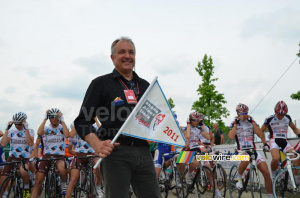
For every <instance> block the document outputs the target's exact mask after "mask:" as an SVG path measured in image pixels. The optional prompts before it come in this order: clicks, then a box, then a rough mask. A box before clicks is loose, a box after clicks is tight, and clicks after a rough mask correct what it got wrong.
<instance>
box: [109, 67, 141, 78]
mask: <svg viewBox="0 0 300 198" xmlns="http://www.w3.org/2000/svg"><path fill="white" fill-rule="evenodd" d="M132 73H133V79H139V78H140V77H139V76H138V75H137V74H136V73H135V72H134V71H132ZM112 74H113V76H114V77H115V78H120V77H123V76H122V75H121V74H120V73H119V72H118V71H117V70H116V69H114V70H113V71H112ZM123 78H124V77H123Z"/></svg>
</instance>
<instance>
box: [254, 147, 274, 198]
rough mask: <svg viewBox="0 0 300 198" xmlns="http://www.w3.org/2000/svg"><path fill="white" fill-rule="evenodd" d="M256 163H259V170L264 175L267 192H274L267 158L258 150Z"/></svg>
mask: <svg viewBox="0 0 300 198" xmlns="http://www.w3.org/2000/svg"><path fill="white" fill-rule="evenodd" d="M256 164H257V168H258V170H259V171H260V172H261V173H262V174H263V176H264V179H265V186H266V189H267V192H268V194H270V195H271V194H272V180H271V176H270V172H269V169H268V165H267V163H266V160H265V159H264V158H263V157H262V156H261V155H260V153H258V152H257V159H256Z"/></svg>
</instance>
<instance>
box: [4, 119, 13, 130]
mask: <svg viewBox="0 0 300 198" xmlns="http://www.w3.org/2000/svg"><path fill="white" fill-rule="evenodd" d="M13 124H14V122H13V121H9V122H8V123H7V125H6V129H5V130H9V129H10V127H11V126H12V125H13Z"/></svg>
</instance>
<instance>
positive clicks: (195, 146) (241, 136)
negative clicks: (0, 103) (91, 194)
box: [0, 101, 300, 198]
mask: <svg viewBox="0 0 300 198" xmlns="http://www.w3.org/2000/svg"><path fill="white" fill-rule="evenodd" d="M274 111H275V112H274V113H275V114H274V115H271V116H269V117H267V118H266V119H265V121H264V123H263V124H262V126H261V127H259V126H258V125H257V123H256V122H255V121H254V118H253V117H252V116H250V115H249V114H248V112H249V108H248V107H247V106H246V105H245V104H241V103H240V104H238V105H237V107H236V113H237V115H236V117H235V119H234V121H233V122H232V123H231V126H230V131H229V138H230V139H235V140H236V144H237V149H238V150H240V151H243V152H244V153H241V154H244V155H247V154H248V153H249V152H248V151H249V150H250V149H254V150H255V149H256V146H255V143H254V134H256V135H257V136H258V137H259V138H260V139H261V140H262V142H263V145H264V148H265V149H266V150H267V151H270V152H271V155H272V161H271V170H272V171H271V174H270V172H269V169H268V164H267V163H266V160H265V159H264V157H263V156H261V155H260V153H259V152H255V159H256V164H257V168H258V169H259V170H260V172H261V173H262V175H263V177H264V179H265V180H264V181H265V187H266V190H267V194H268V197H269V198H271V197H273V194H272V179H274V177H275V176H276V174H277V168H278V161H279V160H280V154H279V153H280V152H279V151H280V149H281V150H282V151H283V152H284V153H290V152H292V151H293V150H294V147H293V145H290V144H289V142H288V140H287V133H288V128H289V127H290V128H291V129H292V130H293V132H294V133H295V134H296V135H297V136H298V137H300V132H299V129H297V128H296V126H295V124H294V123H293V122H292V119H291V117H290V116H289V115H288V114H287V113H288V107H287V105H286V103H285V102H284V101H279V102H278V103H277V104H276V105H275V109H274ZM174 117H175V118H177V116H176V114H175V113H174ZM26 120H27V115H26V114H25V113H22V112H19V113H16V114H14V115H13V117H12V120H11V121H9V122H8V123H7V126H6V129H5V131H4V132H2V131H0V136H2V139H1V146H2V147H5V146H6V145H8V144H10V152H9V157H8V159H7V160H6V162H12V161H20V160H24V161H25V166H21V165H20V167H19V173H20V176H21V178H22V180H23V191H22V197H24V198H28V197H33V198H36V197H39V195H40V194H41V192H42V188H43V182H44V180H45V177H46V175H47V173H48V171H49V169H50V161H41V162H39V163H38V164H35V163H36V160H34V159H36V158H42V159H49V158H51V157H52V158H53V157H54V158H55V159H58V160H56V162H55V164H56V168H57V170H58V172H59V175H60V178H61V182H60V189H61V195H62V196H63V197H72V195H73V193H74V186H75V185H76V182H77V181H78V178H79V177H80V170H81V169H84V167H86V165H87V163H88V160H87V158H84V157H85V156H88V155H94V150H93V148H91V146H90V145H89V144H88V143H87V142H86V141H84V140H83V139H82V138H81V137H80V136H78V135H77V133H76V130H75V127H74V126H73V124H71V125H70V129H69V128H68V127H67V125H66V123H65V121H64V115H63V113H62V112H61V111H60V110H59V109H57V108H51V109H49V110H47V111H46V112H45V116H44V118H43V120H42V122H41V124H40V126H39V128H38V130H37V138H36V141H35V142H34V137H35V132H34V130H33V129H30V128H29V125H28V122H27V121H26ZM48 120H49V122H50V123H49V124H48V125H47V121H48ZM204 120H205V116H204V115H203V114H201V113H197V112H191V113H190V115H189V117H188V119H187V124H186V126H180V127H181V130H182V131H183V135H184V138H185V139H186V142H187V144H186V145H185V147H184V148H183V150H185V151H196V152H201V153H210V152H211V151H212V147H213V146H214V144H213V141H212V139H213V134H212V130H211V128H210V127H209V126H207V125H205V123H204ZM13 125H14V126H15V127H14V128H12V126H13ZM93 127H94V128H95V130H96V131H97V130H98V128H100V127H101V124H100V123H99V121H98V119H97V118H96V117H95V124H94V125H93ZM267 129H268V131H269V132H270V135H269V143H267V141H266V139H265V135H264V132H265V131H266V130H267ZM67 140H68V142H69V144H68V147H67V146H66V142H67ZM149 144H157V148H156V150H155V151H154V153H153V154H154V156H153V158H154V159H153V160H154V166H155V168H156V172H157V177H159V176H160V172H161V170H162V168H163V167H168V166H169V165H170V162H171V159H172V157H175V158H176V157H178V155H175V156H174V155H167V156H165V155H163V153H171V152H175V150H176V148H174V146H171V145H168V144H165V143H154V142H149ZM67 149H68V152H69V154H70V155H74V156H77V157H80V158H68V159H69V160H70V162H69V166H66V165H65V163H66V162H65V160H64V158H65V156H66V150H67ZM82 157H83V158H82ZM163 158H164V160H163ZM32 159H33V160H32ZM97 159H98V158H93V160H94V162H96V161H97ZM163 162H165V164H163ZM199 163H200V162H199V161H197V160H195V159H194V160H193V161H192V163H190V164H189V165H187V164H184V163H178V164H177V168H178V170H179V173H177V174H182V173H183V172H184V169H185V168H186V167H188V171H187V173H186V174H185V175H183V179H184V181H185V182H186V184H191V183H192V180H193V177H194V175H193V172H194V170H195V169H196V168H197V167H198V166H199ZM248 164H249V162H248V161H242V162H241V163H240V164H239V166H238V174H237V177H236V180H237V182H236V187H237V188H239V189H241V188H243V183H242V175H243V173H244V171H245V170H246V168H247V166H248ZM293 164H294V165H295V166H299V161H293ZM204 166H206V167H208V168H210V169H212V167H213V164H212V162H210V161H205V162H204ZM11 171H12V166H11V165H8V164H5V163H4V167H3V169H2V171H1V177H0V184H1V186H2V188H1V189H0V190H1V192H0V197H7V196H8V195H7V194H8V191H9V190H8V187H7V186H9V185H10V184H9V183H8V182H7V183H5V181H6V180H5V178H7V177H8V176H9V175H10V172H11ZM30 173H32V174H34V175H35V176H34V179H35V182H30V179H31V178H32V177H30ZM295 174H296V175H297V174H298V172H295ZM94 175H95V184H96V192H97V197H104V195H103V191H102V189H101V183H102V176H101V172H100V168H97V169H96V170H94ZM176 178H180V177H176ZM295 178H296V182H297V184H298V185H299V184H300V183H299V182H300V181H298V180H299V178H298V177H295ZM208 179H209V180H213V178H208ZM104 183H105V181H104ZM30 184H33V185H30ZM177 185H182V182H178V183H177ZM214 188H215V195H216V196H217V197H218V198H220V197H223V195H222V194H221V192H220V191H219V188H218V185H217V184H216V185H215V187H214Z"/></svg>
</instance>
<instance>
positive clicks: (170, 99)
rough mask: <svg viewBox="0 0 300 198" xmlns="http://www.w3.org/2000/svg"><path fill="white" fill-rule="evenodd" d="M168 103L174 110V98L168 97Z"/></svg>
mask: <svg viewBox="0 0 300 198" xmlns="http://www.w3.org/2000/svg"><path fill="white" fill-rule="evenodd" d="M168 103H169V105H170V107H171V109H172V111H174V110H173V108H174V107H175V104H174V101H173V99H172V98H171V97H170V98H169V99H168Z"/></svg>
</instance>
